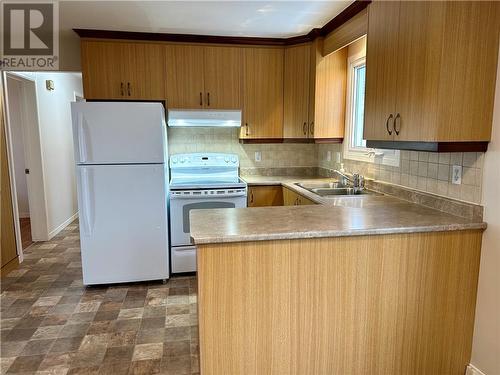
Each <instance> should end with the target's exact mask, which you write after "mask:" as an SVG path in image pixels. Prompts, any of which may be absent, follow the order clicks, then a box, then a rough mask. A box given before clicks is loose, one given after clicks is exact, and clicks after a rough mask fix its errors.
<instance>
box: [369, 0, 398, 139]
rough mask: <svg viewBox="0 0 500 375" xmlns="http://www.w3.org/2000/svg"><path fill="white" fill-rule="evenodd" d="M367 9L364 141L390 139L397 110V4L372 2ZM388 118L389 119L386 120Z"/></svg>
mask: <svg viewBox="0 0 500 375" xmlns="http://www.w3.org/2000/svg"><path fill="white" fill-rule="evenodd" d="M368 7H369V9H368V35H367V42H366V89H365V119H364V132H363V134H364V138H365V139H370V140H392V139H393V131H392V126H393V121H394V116H395V111H396V97H395V92H396V87H397V83H396V74H397V73H396V72H397V69H398V51H397V49H398V30H399V7H400V2H397V1H374V2H372V3H370V5H369V6H368ZM391 115H392V118H391V119H389V117H390V116H391ZM386 124H387V126H388V127H389V129H390V130H389V131H387V129H386Z"/></svg>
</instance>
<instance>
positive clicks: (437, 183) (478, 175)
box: [318, 145, 484, 204]
mask: <svg viewBox="0 0 500 375" xmlns="http://www.w3.org/2000/svg"><path fill="white" fill-rule="evenodd" d="M328 151H330V152H331V155H332V157H331V159H332V160H331V161H327V152H328ZM337 152H339V153H340V154H341V158H342V145H320V146H319V154H318V160H319V166H320V167H322V168H328V169H338V168H340V164H339V163H337V162H336V153H337ZM483 159H484V154H483V153H482V152H467V153H461V152H458V153H434V152H417V151H401V155H400V166H399V167H391V166H386V165H381V164H379V163H377V162H375V163H366V162H360V161H354V160H348V159H343V160H342V162H343V163H344V168H345V169H346V171H348V172H351V173H352V172H358V173H360V174H362V175H365V176H366V177H369V178H373V179H376V180H379V181H384V182H389V183H393V184H397V185H402V186H405V187H409V188H412V189H417V190H421V191H425V192H428V193H433V194H438V195H441V196H444V197H448V198H453V199H459V200H463V201H466V202H471V203H478V204H479V203H481V182H482V178H483V175H482V173H483ZM453 165H459V166H462V184H461V185H455V184H452V183H451V176H452V168H453Z"/></svg>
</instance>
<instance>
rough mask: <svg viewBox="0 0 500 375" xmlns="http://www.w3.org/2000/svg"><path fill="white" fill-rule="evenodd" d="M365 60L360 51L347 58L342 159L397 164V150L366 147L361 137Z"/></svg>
mask: <svg viewBox="0 0 500 375" xmlns="http://www.w3.org/2000/svg"><path fill="white" fill-rule="evenodd" d="M365 61H366V59H365V54H364V53H362V52H360V53H357V54H356V55H353V56H350V57H349V59H348V71H347V98H346V99H347V100H346V124H345V139H344V159H351V160H358V161H365V162H371V163H379V164H386V165H392V166H399V151H397V150H379V149H373V148H367V147H366V141H365V140H364V139H363V122H364V116H365V82H366V62H365Z"/></svg>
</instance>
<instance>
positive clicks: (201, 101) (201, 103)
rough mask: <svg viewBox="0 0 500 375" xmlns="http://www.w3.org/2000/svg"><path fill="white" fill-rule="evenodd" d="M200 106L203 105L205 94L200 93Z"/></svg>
mask: <svg viewBox="0 0 500 375" xmlns="http://www.w3.org/2000/svg"><path fill="white" fill-rule="evenodd" d="M200 105H203V93H201V92H200Z"/></svg>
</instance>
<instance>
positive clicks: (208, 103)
mask: <svg viewBox="0 0 500 375" xmlns="http://www.w3.org/2000/svg"><path fill="white" fill-rule="evenodd" d="M207 106H209V107H210V93H209V92H207Z"/></svg>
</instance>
